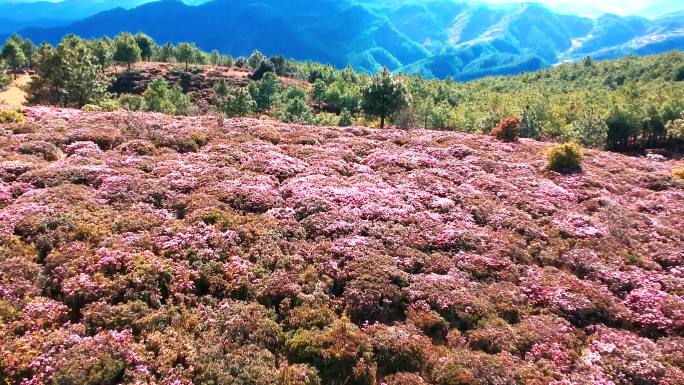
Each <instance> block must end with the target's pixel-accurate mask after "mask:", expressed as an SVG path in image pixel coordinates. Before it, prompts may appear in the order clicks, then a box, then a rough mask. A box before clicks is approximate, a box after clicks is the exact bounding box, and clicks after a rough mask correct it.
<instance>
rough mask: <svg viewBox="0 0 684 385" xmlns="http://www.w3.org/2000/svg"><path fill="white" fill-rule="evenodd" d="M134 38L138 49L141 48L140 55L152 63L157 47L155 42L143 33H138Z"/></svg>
mask: <svg viewBox="0 0 684 385" xmlns="http://www.w3.org/2000/svg"><path fill="white" fill-rule="evenodd" d="M134 38H135V43H136V44H137V45H138V48H140V55H141V56H142V58H143V60H146V61H150V58H151V57H152V53H153V52H154V47H155V45H156V43H155V42H154V40H153V39H152V38H151V37H149V36H147V35H145V34H144V33H142V32H138V33H136V34H135V36H134Z"/></svg>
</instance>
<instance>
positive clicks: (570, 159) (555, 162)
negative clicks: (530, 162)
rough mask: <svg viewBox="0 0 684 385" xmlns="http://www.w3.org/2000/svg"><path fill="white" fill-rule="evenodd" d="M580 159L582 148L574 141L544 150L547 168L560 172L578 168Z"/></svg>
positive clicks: (581, 157) (582, 155)
mask: <svg viewBox="0 0 684 385" xmlns="http://www.w3.org/2000/svg"><path fill="white" fill-rule="evenodd" d="M582 159H584V154H583V153H582V149H581V148H580V147H579V146H578V145H577V144H575V143H565V144H559V145H556V146H553V147H551V148H549V150H548V151H547V152H546V160H547V163H548V167H549V169H551V170H553V171H557V172H561V173H570V172H574V171H578V170H580V165H581V163H582Z"/></svg>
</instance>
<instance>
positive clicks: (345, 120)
mask: <svg viewBox="0 0 684 385" xmlns="http://www.w3.org/2000/svg"><path fill="white" fill-rule="evenodd" d="M352 124H354V117H353V116H352V114H351V112H350V111H349V110H348V109H346V108H345V109H343V110H342V113H341V114H340V120H339V122H338V125H339V126H340V127H349V126H351V125H352Z"/></svg>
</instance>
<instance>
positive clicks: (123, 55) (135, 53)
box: [112, 32, 141, 71]
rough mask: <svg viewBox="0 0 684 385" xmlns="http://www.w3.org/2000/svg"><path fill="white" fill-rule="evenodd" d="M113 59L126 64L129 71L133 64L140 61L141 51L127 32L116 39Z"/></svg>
mask: <svg viewBox="0 0 684 385" xmlns="http://www.w3.org/2000/svg"><path fill="white" fill-rule="evenodd" d="M112 58H113V60H114V61H116V62H119V63H126V66H127V68H128V71H130V70H131V64H132V63H135V62H138V61H140V59H141V50H140V47H138V43H137V42H136V41H135V38H134V37H133V35H131V34H130V33H127V32H126V33H122V34H121V35H119V36H117V37H116V39H115V40H114V55H113V57H112Z"/></svg>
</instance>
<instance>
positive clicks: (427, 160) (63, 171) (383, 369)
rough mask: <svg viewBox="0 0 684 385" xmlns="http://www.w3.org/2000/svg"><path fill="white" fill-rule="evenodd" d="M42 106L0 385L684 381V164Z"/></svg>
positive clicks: (15, 228) (448, 135)
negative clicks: (579, 167)
mask: <svg viewBox="0 0 684 385" xmlns="http://www.w3.org/2000/svg"><path fill="white" fill-rule="evenodd" d="M150 88H154V89H155V90H158V92H157V94H158V95H159V94H163V93H165V92H168V89H166V90H165V87H164V86H163V85H162V83H160V82H155V85H154V86H153V87H150ZM159 90H161V91H159ZM164 90H165V91H164ZM229 93H230V92H229ZM245 97H247V95H245ZM23 111H24V114H25V116H26V121H25V122H23V123H9V124H2V125H0V129H2V132H5V133H6V134H5V135H3V136H2V139H1V140H0V159H1V161H0V351H1V352H2V354H1V355H0V383H2V384H17V385H20V384H21V385H27V384H34V385H70V384H92V385H101V384H109V385H114V384H131V385H134V384H162V385H191V384H203V385H204V384H206V385H218V384H228V385H321V384H324V385H334V384H347V385H377V384H383V383H384V384H387V385H421V384H426V385H427V384H433V385H548V384H553V385H635V384H640V385H673V384H681V383H682V381H684V362H683V361H682V355H683V354H684V338H683V337H682V336H683V335H684V323H683V320H684V299H683V297H682V295H683V294H684V274H683V270H682V268H683V266H684V255H683V254H682V250H684V237H683V235H682V232H681V229H682V224H683V223H684V206H683V205H682V204H681V202H682V199H684V180H683V179H681V178H682V175H683V173H682V170H683V169H684V163H683V162H682V161H657V160H652V159H648V158H643V157H628V156H623V155H620V154H613V153H608V152H601V151H591V150H589V151H586V153H585V154H584V157H585V160H584V162H583V163H582V170H581V172H579V173H578V172H575V173H568V174H564V173H556V172H552V171H549V170H548V169H547V168H546V167H545V160H544V154H545V152H547V150H548V154H549V160H548V161H549V164H548V166H549V167H551V168H556V167H555V166H556V165H559V166H560V167H558V169H559V170H560V171H563V172H570V171H574V170H573V169H574V166H575V164H573V163H572V160H573V159H574V160H577V157H576V156H575V155H577V154H578V153H577V152H575V150H576V148H574V147H573V146H569V147H563V146H561V147H552V146H549V145H547V144H545V143H542V142H537V141H519V142H517V143H516V142H511V143H505V142H502V141H499V140H496V139H495V138H493V137H491V136H484V135H469V134H462V133H458V134H457V133H453V132H443V131H430V130H414V131H407V130H401V129H394V128H388V129H383V130H381V129H373V128H362V127H347V128H338V127H315V126H302V125H296V124H286V123H278V122H274V121H267V120H254V119H243V118H233V119H229V120H226V119H217V118H216V117H214V116H206V115H205V116H197V117H184V116H183V117H174V116H169V115H164V114H159V113H133V112H128V111H114V112H83V111H79V110H75V109H61V108H57V107H43V106H36V107H28V108H25V109H24V110H23ZM9 121H10V122H11V121H12V120H9ZM518 123H519V122H517V121H515V120H511V121H509V122H507V123H506V124H505V125H502V128H504V129H505V130H508V129H510V128H513V130H512V132H513V133H517V132H518V130H517V128H520V127H519V124H518ZM513 136H515V135H513ZM549 147H551V148H552V149H549ZM573 154H574V155H573ZM579 156H581V154H579Z"/></svg>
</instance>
